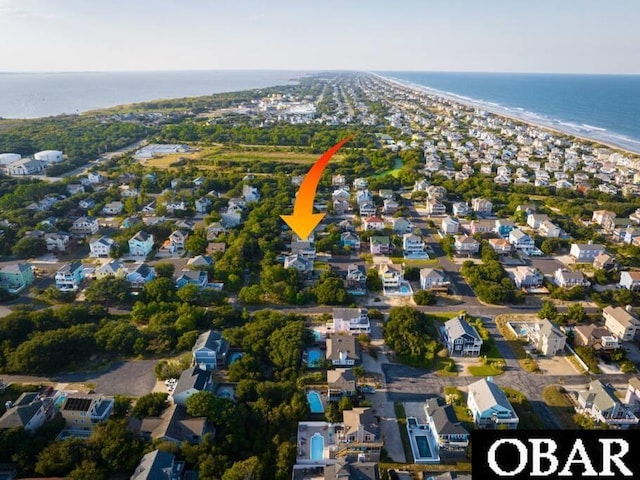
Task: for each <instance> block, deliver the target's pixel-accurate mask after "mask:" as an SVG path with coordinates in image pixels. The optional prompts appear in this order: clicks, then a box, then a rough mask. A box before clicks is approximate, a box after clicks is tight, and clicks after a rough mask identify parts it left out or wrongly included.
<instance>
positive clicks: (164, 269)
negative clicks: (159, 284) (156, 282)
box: [154, 262, 176, 278]
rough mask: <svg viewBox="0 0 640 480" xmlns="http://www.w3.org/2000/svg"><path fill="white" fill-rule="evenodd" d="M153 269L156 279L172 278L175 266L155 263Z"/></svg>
mask: <svg viewBox="0 0 640 480" xmlns="http://www.w3.org/2000/svg"><path fill="white" fill-rule="evenodd" d="M154 268H155V271H156V276H157V277H158V278H173V274H174V273H175V271H176V266H175V265H174V264H173V263H169V262H160V263H156V265H155V267H154Z"/></svg>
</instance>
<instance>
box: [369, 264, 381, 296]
mask: <svg viewBox="0 0 640 480" xmlns="http://www.w3.org/2000/svg"><path fill="white" fill-rule="evenodd" d="M367 290H369V291H370V292H380V291H382V280H381V279H380V276H379V275H378V271H377V270H376V269H375V268H371V269H369V271H368V272H367Z"/></svg>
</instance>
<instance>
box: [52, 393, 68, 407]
mask: <svg viewBox="0 0 640 480" xmlns="http://www.w3.org/2000/svg"><path fill="white" fill-rule="evenodd" d="M66 399H67V394H66V393H61V394H60V395H59V396H58V398H56V402H55V403H54V404H53V408H55V409H56V410H60V408H61V407H62V404H63V403H64V401H65V400H66Z"/></svg>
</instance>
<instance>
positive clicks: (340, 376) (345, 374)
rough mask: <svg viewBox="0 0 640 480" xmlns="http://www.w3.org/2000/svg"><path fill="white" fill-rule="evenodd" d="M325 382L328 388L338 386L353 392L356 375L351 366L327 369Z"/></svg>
mask: <svg viewBox="0 0 640 480" xmlns="http://www.w3.org/2000/svg"><path fill="white" fill-rule="evenodd" d="M327 384H328V385H329V388H332V387H333V388H340V389H341V390H344V391H349V392H353V391H355V389H356V376H355V374H354V373H353V370H352V369H351V368H336V369H335V370H327Z"/></svg>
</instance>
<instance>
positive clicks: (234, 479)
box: [222, 456, 263, 480]
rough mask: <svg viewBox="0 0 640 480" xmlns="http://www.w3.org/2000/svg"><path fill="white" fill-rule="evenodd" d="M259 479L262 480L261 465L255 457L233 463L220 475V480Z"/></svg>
mask: <svg viewBox="0 0 640 480" xmlns="http://www.w3.org/2000/svg"><path fill="white" fill-rule="evenodd" d="M261 478H263V477H262V465H261V464H260V459H259V458H258V457H256V456H253V457H249V458H247V459H246V460H241V461H238V462H235V463H234V464H233V466H232V467H231V468H230V469H229V470H227V471H226V472H224V475H222V480H259V479H261Z"/></svg>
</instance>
